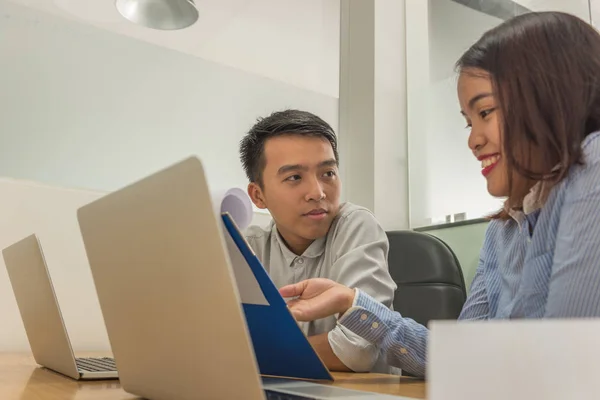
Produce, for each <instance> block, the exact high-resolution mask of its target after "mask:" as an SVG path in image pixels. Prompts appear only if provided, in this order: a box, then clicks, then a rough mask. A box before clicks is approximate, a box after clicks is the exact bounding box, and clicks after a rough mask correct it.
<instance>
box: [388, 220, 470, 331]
mask: <svg viewBox="0 0 600 400" xmlns="http://www.w3.org/2000/svg"><path fill="white" fill-rule="evenodd" d="M387 235H388V238H389V241H390V251H389V256H388V264H389V269H390V274H391V275H392V278H393V279H394V281H395V282H396V284H397V285H398V288H397V289H396V293H395V297H394V310H396V311H398V312H400V313H401V314H402V316H404V317H408V318H412V319H414V320H415V321H417V322H419V323H420V324H423V325H425V326H427V323H428V322H429V321H430V320H433V319H457V318H458V316H459V314H460V311H461V310H462V307H463V304H464V302H465V300H466V297H467V291H466V288H465V280H464V277H463V273H462V269H461V267H460V263H459V262H458V259H457V258H456V255H455V254H454V252H453V251H452V249H450V247H449V246H448V245H447V244H446V243H444V242H443V241H442V240H441V239H439V238H437V237H435V236H432V235H429V234H426V233H420V232H415V231H408V230H407V231H392V232H387Z"/></svg>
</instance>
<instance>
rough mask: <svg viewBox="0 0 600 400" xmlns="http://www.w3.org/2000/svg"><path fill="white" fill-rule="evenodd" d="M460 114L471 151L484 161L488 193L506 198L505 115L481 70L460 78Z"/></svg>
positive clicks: (472, 70)
mask: <svg viewBox="0 0 600 400" xmlns="http://www.w3.org/2000/svg"><path fill="white" fill-rule="evenodd" d="M458 100H459V102H460V112H461V114H462V115H463V116H464V117H465V119H466V121H467V126H468V127H469V129H470V130H471V131H470V134H469V148H470V149H471V151H472V152H473V155H474V156H475V157H476V158H477V159H478V160H479V161H481V173H482V174H483V176H484V177H485V179H486V180H487V189H488V192H489V193H490V194H491V195H492V196H495V197H507V196H508V193H509V187H508V173H507V167H506V162H505V160H504V157H503V154H502V132H501V129H500V127H501V124H502V116H501V115H500V109H499V108H498V104H497V102H496V98H495V96H494V93H493V87H492V81H491V79H490V77H489V74H488V73H486V72H485V71H482V70H478V69H469V70H465V71H462V72H461V74H460V76H459V78H458Z"/></svg>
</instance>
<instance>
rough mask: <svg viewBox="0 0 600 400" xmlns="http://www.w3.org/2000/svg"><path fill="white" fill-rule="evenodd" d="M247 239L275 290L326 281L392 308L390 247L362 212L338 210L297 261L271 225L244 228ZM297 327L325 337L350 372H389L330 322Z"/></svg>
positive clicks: (369, 349) (349, 207)
mask: <svg viewBox="0 0 600 400" xmlns="http://www.w3.org/2000/svg"><path fill="white" fill-rule="evenodd" d="M246 239H247V240H248V243H249V244H250V245H251V246H252V248H253V250H254V252H255V253H256V255H257V256H258V258H259V259H260V260H261V262H262V263H263V265H264V267H265V269H266V271H267V272H268V273H269V275H270V276H271V279H272V280H273V282H274V283H275V285H276V286H277V287H278V288H280V287H282V286H285V285H289V284H292V283H297V282H300V281H303V280H305V279H309V278H328V279H331V280H333V281H336V282H339V283H341V284H343V285H345V286H348V287H351V288H359V289H360V290H362V291H363V292H365V293H368V294H369V295H370V296H372V297H373V298H374V299H376V300H377V301H379V302H381V303H383V304H384V305H385V306H387V307H389V308H391V307H392V301H393V298H394V291H395V290H396V284H395V283H394V281H393V280H392V277H391V276H390V273H389V270H388V264H387V256H388V250H389V242H388V239H387V236H386V233H385V231H384V230H383V228H382V227H381V225H380V224H379V223H378V222H377V220H376V219H375V217H374V216H373V214H372V213H371V212H370V211H369V210H367V209H366V208H363V207H360V206H357V205H354V204H351V203H344V204H342V205H341V207H340V210H339V212H338V215H337V216H336V217H335V218H334V220H333V222H332V224H331V227H330V229H329V232H328V233H327V235H326V236H325V237H323V238H320V239H317V240H315V241H314V242H313V243H312V244H311V245H310V246H309V247H308V249H306V251H305V252H304V253H303V254H302V255H300V256H298V255H296V254H294V253H293V252H292V251H291V250H290V249H289V248H288V247H287V246H286V244H285V242H284V240H283V239H282V238H281V236H280V235H279V232H278V231H277V228H276V226H275V224H274V222H271V223H270V224H269V225H268V226H267V227H266V228H261V227H258V226H251V227H249V228H248V229H247V231H246ZM300 326H301V328H302V330H303V331H304V333H305V334H306V335H307V336H312V335H317V334H320V333H324V332H329V336H328V338H329V343H330V345H331V348H332V350H333V352H334V353H335V355H336V356H337V357H338V358H339V359H340V361H342V362H343V363H344V364H345V365H346V366H347V367H348V368H350V369H351V370H353V371H356V372H359V371H378V372H390V369H389V367H387V365H386V364H385V362H384V359H383V358H382V357H380V355H379V350H378V349H377V347H375V346H373V345H372V344H370V343H369V342H367V341H365V340H364V339H362V338H360V337H359V336H358V335H355V334H354V333H352V332H351V331H350V330H348V329H347V328H345V327H343V326H341V325H338V324H337V321H336V318H335V316H331V317H328V318H323V319H320V320H317V321H313V322H301V323H300Z"/></svg>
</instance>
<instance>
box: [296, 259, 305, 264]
mask: <svg viewBox="0 0 600 400" xmlns="http://www.w3.org/2000/svg"><path fill="white" fill-rule="evenodd" d="M296 262H297V263H298V264H304V259H303V258H297V259H296Z"/></svg>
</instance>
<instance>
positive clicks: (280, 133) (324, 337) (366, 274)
mask: <svg viewBox="0 0 600 400" xmlns="http://www.w3.org/2000/svg"><path fill="white" fill-rule="evenodd" d="M240 153H241V161H242V164H243V166H244V169H245V171H246V174H247V176H248V179H249V181H250V183H249V185H248V194H249V196H250V198H251V199H252V201H253V202H254V204H255V205H256V206H257V207H259V208H261V209H268V210H269V212H270V213H271V216H272V217H273V221H272V222H271V224H270V225H269V226H268V227H267V228H265V229H263V228H260V227H257V226H251V227H250V228H248V230H247V231H246V238H247V240H248V242H249V243H250V245H251V246H252V248H253V249H254V251H255V253H256V254H257V256H258V258H259V259H260V260H261V262H262V263H263V264H264V267H265V269H266V270H267V272H268V273H269V275H270V276H271V278H272V279H273V281H274V283H275V285H276V286H277V287H282V286H284V285H288V284H291V283H297V282H300V281H302V280H304V279H308V278H316V277H322V278H328V279H331V280H334V281H336V282H339V283H342V284H344V285H346V286H349V287H354V288H359V289H361V290H363V291H364V292H366V293H368V294H369V295H371V296H373V297H374V298H375V299H377V300H378V301H380V302H381V303H383V304H384V305H386V306H387V307H391V305H392V300H393V296H394V290H395V289H396V285H395V283H394V281H393V280H392V278H391V276H390V274H389V271H388V266H387V254H388V248H389V243H388V240H387V236H386V234H385V231H384V230H383V229H382V227H381V226H380V225H379V223H378V222H377V221H376V220H375V217H374V216H373V214H372V213H371V212H370V211H369V210H367V209H365V208H363V207H359V206H356V205H353V204H350V203H344V204H340V192H341V181H340V178H339V176H338V163H339V157H338V151H337V139H336V136H335V133H334V132H333V129H332V128H331V126H329V124H327V123H326V122H325V121H323V120H322V119H321V118H319V117H317V116H316V115H313V114H311V113H309V112H305V111H298V110H286V111H281V112H275V113H273V114H271V115H270V116H268V117H266V118H263V119H259V121H258V122H257V123H256V124H255V125H254V126H253V127H252V128H251V129H250V131H249V132H248V133H247V135H246V136H245V137H244V138H243V140H242V142H241V145H240ZM300 324H301V325H300V326H301V327H302V329H303V331H304V333H305V334H306V335H307V336H308V337H309V340H310V342H311V343H312V345H313V347H314V348H315V349H316V351H317V353H318V354H319V356H320V357H321V359H322V360H323V361H324V363H325V365H327V367H328V368H329V369H330V370H333V371H355V372H366V371H378V372H390V369H389V367H387V365H386V363H385V360H384V359H383V358H380V357H379V351H378V349H377V348H375V347H374V346H373V345H371V344H370V343H368V342H367V341H365V340H364V339H361V338H360V337H358V336H357V335H355V334H353V333H352V332H350V331H349V330H348V329H346V328H345V327H342V326H341V325H338V324H337V323H336V319H335V317H334V316H332V317H329V318H324V319H321V320H318V321H314V322H310V323H304V322H303V323H300Z"/></svg>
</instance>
